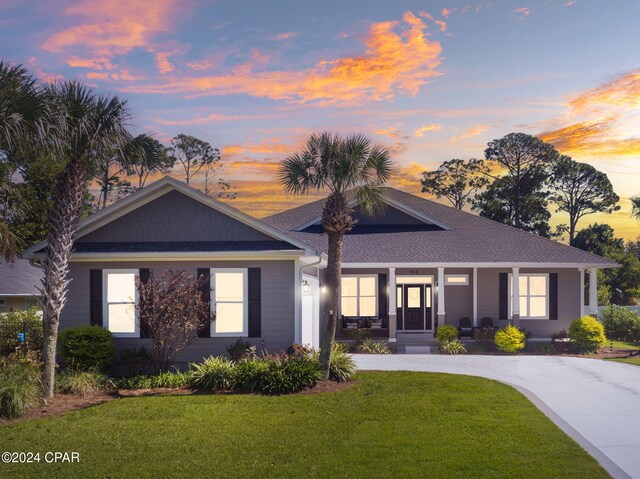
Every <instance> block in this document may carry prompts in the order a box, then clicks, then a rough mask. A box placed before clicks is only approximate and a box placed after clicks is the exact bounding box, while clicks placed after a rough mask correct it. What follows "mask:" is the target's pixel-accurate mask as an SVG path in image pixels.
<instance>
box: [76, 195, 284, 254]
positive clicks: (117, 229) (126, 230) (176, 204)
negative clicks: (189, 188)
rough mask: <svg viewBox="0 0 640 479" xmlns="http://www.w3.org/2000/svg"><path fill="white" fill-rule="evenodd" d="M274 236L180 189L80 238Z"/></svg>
mask: <svg viewBox="0 0 640 479" xmlns="http://www.w3.org/2000/svg"><path fill="white" fill-rule="evenodd" d="M273 239H274V238H272V237H270V236H267V235H265V234H263V233H261V232H260V231H258V230H256V229H254V228H252V227H251V226H248V225H245V224H244V223H241V222H240V221H238V220H235V219H233V218H231V217H229V216H227V215H225V214H223V213H220V212H218V211H216V210H214V209H213V208H210V207H209V206H207V205H204V204H202V203H200V202H199V201H197V200H194V199H192V198H190V197H188V196H186V195H184V194H183V193H180V192H178V191H170V192H169V193H166V194H164V195H162V196H161V197H159V198H157V199H155V200H153V201H151V202H149V203H147V204H146V205H143V206H141V207H140V208H138V209H136V210H134V211H132V212H130V213H128V214H126V215H124V216H122V217H121V218H118V219H116V220H114V221H112V222H111V223H109V224H107V225H105V226H103V227H102V228H99V229H97V230H95V231H92V232H91V233H89V234H88V235H86V236H83V237H82V238H80V239H78V242H79V243H91V242H128V241H269V240H273Z"/></svg>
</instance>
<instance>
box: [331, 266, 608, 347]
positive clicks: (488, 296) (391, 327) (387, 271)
mask: <svg viewBox="0 0 640 479" xmlns="http://www.w3.org/2000/svg"><path fill="white" fill-rule="evenodd" d="M559 266H562V265H558V266H555V265H554V266H553V267H549V268H541V267H540V265H536V267H532V266H529V265H518V266H510V267H506V266H504V265H498V264H496V265H480V264H478V265H461V266H459V265H450V266H446V265H445V266H432V265H428V266H426V265H416V266H415V267H407V266H406V265H390V266H387V265H385V267H373V266H370V267H365V265H357V266H355V265H348V264H347V265H345V267H344V268H343V272H342V274H343V277H342V290H341V298H340V305H341V311H340V315H339V318H340V320H339V325H338V329H339V331H338V337H340V338H342V339H347V338H349V337H350V335H351V330H353V329H356V328H365V329H368V330H369V333H370V336H371V337H373V338H376V339H386V340H388V341H389V342H390V343H395V342H398V341H399V342H404V341H409V342H411V341H425V340H426V341H428V340H430V339H433V337H434V334H435V331H436V329H437V328H438V326H441V325H443V324H448V325H451V326H455V327H460V326H469V327H470V328H477V327H479V326H480V325H483V326H484V325H487V324H490V325H493V326H494V327H504V326H506V325H507V324H509V323H511V324H515V325H517V326H519V327H521V328H525V329H527V330H528V331H529V332H531V333H532V335H533V336H536V337H549V336H550V335H551V334H553V333H554V332H556V331H559V330H562V329H566V328H568V325H569V324H570V322H571V321H573V320H574V319H576V318H578V317H579V316H581V315H583V314H595V313H596V311H597V277H596V268H589V269H584V268H579V267H568V266H567V267H559ZM587 278H588V283H589V284H591V285H592V286H593V287H591V288H589V297H588V301H586V304H585V280H586V279H587ZM513 298H519V300H518V301H514V300H513Z"/></svg>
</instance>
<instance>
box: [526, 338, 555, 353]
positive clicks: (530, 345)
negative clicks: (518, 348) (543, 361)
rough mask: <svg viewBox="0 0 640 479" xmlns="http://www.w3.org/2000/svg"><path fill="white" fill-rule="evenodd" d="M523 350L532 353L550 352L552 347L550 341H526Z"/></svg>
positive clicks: (552, 349)
mask: <svg viewBox="0 0 640 479" xmlns="http://www.w3.org/2000/svg"><path fill="white" fill-rule="evenodd" d="M524 350H525V351H527V352H529V353H534V354H550V353H552V352H553V351H554V347H553V345H552V344H551V342H550V341H527V344H526V346H525V348H524Z"/></svg>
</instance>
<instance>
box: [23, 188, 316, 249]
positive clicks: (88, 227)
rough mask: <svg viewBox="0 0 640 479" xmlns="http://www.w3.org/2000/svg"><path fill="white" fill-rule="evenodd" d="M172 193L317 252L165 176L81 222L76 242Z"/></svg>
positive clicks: (36, 246)
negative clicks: (180, 194)
mask: <svg viewBox="0 0 640 479" xmlns="http://www.w3.org/2000/svg"><path fill="white" fill-rule="evenodd" d="M171 191H178V192H180V193H183V194H185V195H186V196H188V197H190V198H192V199H194V200H196V201H199V202H200V203H202V204H204V205H206V206H209V207H210V208H212V209H214V210H216V211H219V212H220V213H223V214H225V215H227V216H229V217H231V218H233V219H235V220H237V221H240V222H241V223H244V224H245V225H247V226H250V227H252V228H254V229H256V230H258V231H260V232H261V233H264V234H266V235H267V236H270V237H272V238H274V239H277V240H281V241H286V242H287V243H290V244H292V245H294V246H297V247H298V248H301V249H303V250H304V251H306V252H307V253H312V254H313V253H315V254H317V252H316V251H315V250H314V249H313V248H312V247H310V246H309V245H307V244H305V243H303V242H301V241H299V240H297V239H295V238H292V237H290V236H288V235H286V234H285V233H283V232H282V231H280V230H278V229H276V228H273V227H272V226H269V225H267V224H266V223H263V222H262V221H260V220H258V219H256V218H253V217H252V216H249V215H248V214H246V213H243V212H242V211H240V210H237V209H236V208H234V207H232V206H229V205H227V204H225V203H222V202H221V201H218V200H215V199H213V198H211V197H209V196H207V195H205V194H204V193H202V192H201V191H198V190H196V189H195V188H192V187H190V186H189V185H187V184H185V183H182V182H181V181H178V180H176V179H174V178H171V177H169V176H165V177H164V178H162V179H161V180H158V181H156V182H155V183H153V184H151V185H149V186H147V187H145V188H143V189H141V190H139V191H137V192H135V193H133V194H132V195H130V196H127V197H126V198H124V199H122V200H120V201H117V202H116V203H113V204H112V205H110V206H107V207H106V208H104V209H103V210H100V211H99V212H97V213H95V214H93V215H91V216H89V217H88V218H87V219H85V220H83V221H81V222H80V226H79V227H78V234H77V235H76V238H75V239H76V240H77V239H78V238H82V237H83V236H85V235H87V234H89V233H91V232H92V231H95V230H97V229H98V228H101V227H103V226H105V225H106V224H108V223H110V222H111V221H114V220H116V219H118V218H120V217H122V216H124V215H126V214H128V213H130V212H132V211H133V210H135V209H137V208H140V207H141V206H143V205H145V204H147V203H150V202H151V201H153V200H155V199H157V198H160V197H161V196H163V195H165V194H167V193H169V192H171ZM45 246H46V241H41V242H40V243H38V244H36V245H34V246H32V247H31V248H28V249H27V250H26V251H24V253H22V256H23V257H29V256H31V255H33V254H34V253H35V252H36V251H39V250H41V249H42V248H44V247H45Z"/></svg>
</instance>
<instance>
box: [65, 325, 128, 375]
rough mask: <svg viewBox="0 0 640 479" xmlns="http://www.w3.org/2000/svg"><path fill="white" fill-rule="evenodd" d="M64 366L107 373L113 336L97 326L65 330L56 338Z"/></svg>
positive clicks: (112, 347) (111, 355)
mask: <svg viewBox="0 0 640 479" xmlns="http://www.w3.org/2000/svg"><path fill="white" fill-rule="evenodd" d="M58 344H59V347H60V349H59V351H60V356H62V359H63V360H64V362H65V364H66V365H67V366H68V367H70V368H73V369H77V370H79V371H100V372H108V371H109V369H111V366H112V365H113V356H114V354H115V347H114V345H113V336H112V335H111V333H110V332H109V331H107V330H106V329H104V328H101V327H99V326H78V327H76V328H70V329H65V330H63V331H62V332H61V333H60V336H59V338H58Z"/></svg>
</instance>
